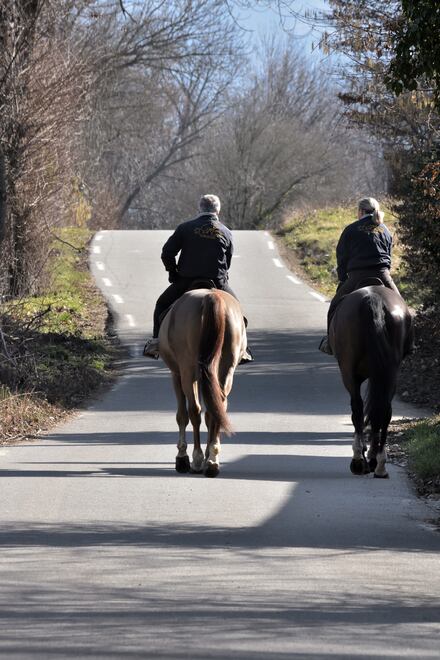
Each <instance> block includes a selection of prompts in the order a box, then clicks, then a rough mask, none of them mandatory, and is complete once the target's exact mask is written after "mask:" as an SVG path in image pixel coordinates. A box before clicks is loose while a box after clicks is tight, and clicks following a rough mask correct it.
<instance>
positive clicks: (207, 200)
mask: <svg viewBox="0 0 440 660" xmlns="http://www.w3.org/2000/svg"><path fill="white" fill-rule="evenodd" d="M199 209H200V211H201V212H202V213H216V214H217V215H218V214H219V213H220V200H219V198H218V197H217V195H203V196H202V197H201V198H200V202H199Z"/></svg>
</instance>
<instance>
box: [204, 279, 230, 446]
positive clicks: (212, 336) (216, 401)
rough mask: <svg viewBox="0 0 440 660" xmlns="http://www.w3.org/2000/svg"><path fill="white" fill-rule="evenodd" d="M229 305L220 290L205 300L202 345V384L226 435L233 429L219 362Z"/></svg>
mask: <svg viewBox="0 0 440 660" xmlns="http://www.w3.org/2000/svg"><path fill="white" fill-rule="evenodd" d="M225 329H226V305H225V302H224V300H223V298H222V297H221V295H220V294H219V292H218V291H217V290H215V289H214V290H212V291H210V292H209V293H208V294H207V295H206V296H205V298H204V300H203V316H202V330H201V335H200V345H199V372H200V384H201V390H202V394H203V399H204V401H205V406H206V410H207V412H209V413H210V414H211V415H212V418H213V420H214V423H215V424H217V425H218V427H219V429H220V430H223V431H224V432H225V433H226V434H227V435H230V434H231V433H232V428H231V423H230V421H229V418H228V416H227V414H226V407H225V403H224V402H225V394H224V392H223V390H222V387H221V385H220V382H219V379H218V366H219V362H220V357H221V353H222V348H223V343H224V340H225Z"/></svg>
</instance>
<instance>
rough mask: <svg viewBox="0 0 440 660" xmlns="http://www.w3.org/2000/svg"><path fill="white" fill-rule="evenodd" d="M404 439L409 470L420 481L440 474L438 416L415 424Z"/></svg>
mask: <svg viewBox="0 0 440 660" xmlns="http://www.w3.org/2000/svg"><path fill="white" fill-rule="evenodd" d="M406 437H407V451H408V459H409V465H410V467H411V469H412V470H413V471H414V472H415V473H416V474H417V476H419V477H421V478H422V479H427V478H430V477H437V476H438V475H439V474H440V415H435V416H434V417H430V418H429V419H425V420H422V421H419V422H416V424H415V425H414V426H413V428H412V429H411V430H410V431H408V433H407V435H406Z"/></svg>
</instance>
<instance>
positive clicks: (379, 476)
mask: <svg viewBox="0 0 440 660" xmlns="http://www.w3.org/2000/svg"><path fill="white" fill-rule="evenodd" d="M374 478H375V479H389V478H390V475H389V474H388V472H385V474H376V473H374Z"/></svg>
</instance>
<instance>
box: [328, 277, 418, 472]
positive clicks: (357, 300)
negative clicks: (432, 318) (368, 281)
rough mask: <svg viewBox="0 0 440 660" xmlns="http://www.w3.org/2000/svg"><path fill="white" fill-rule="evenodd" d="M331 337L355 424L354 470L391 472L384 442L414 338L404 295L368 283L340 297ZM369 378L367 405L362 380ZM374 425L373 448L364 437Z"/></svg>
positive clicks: (352, 469) (330, 332) (372, 430)
mask: <svg viewBox="0 0 440 660" xmlns="http://www.w3.org/2000/svg"><path fill="white" fill-rule="evenodd" d="M329 341H330V345H331V347H332V349H333V353H334V355H335V356H336V358H337V360H338V363H339V369H340V371H341V375H342V380H343V383H344V385H345V388H346V389H347V391H348V393H349V394H350V398H351V411H352V416H351V419H352V422H353V426H354V429H355V434H354V440H353V459H352V461H351V465H350V469H351V471H352V472H353V474H365V473H368V472H370V471H371V472H373V471H374V476H375V477H382V478H386V477H388V474H387V471H386V468H385V463H386V459H387V455H386V449H385V443H386V439H387V432H388V425H389V423H390V420H391V415H392V409H391V402H392V399H393V396H394V393H395V391H396V380H397V374H398V370H399V366H400V363H401V361H402V359H403V358H404V357H405V355H406V354H407V353H408V352H409V350H410V348H411V346H412V343H413V326H412V316H411V314H410V312H409V310H408V307H407V306H406V304H405V302H404V301H403V300H402V298H401V297H400V296H399V295H398V294H397V293H396V292H395V291H392V290H391V289H388V288H386V287H385V286H365V287H363V288H361V289H358V290H357V291H353V293H350V294H348V295H347V296H346V297H345V298H342V300H341V302H340V304H339V306H338V307H337V308H336V311H335V314H334V316H333V319H332V321H331V324H330V331H329ZM365 380H368V389H367V395H366V401H365V407H364V401H363V399H362V396H361V384H362V383H363V382H364V381H365ZM367 420H368V422H369V423H370V425H371V435H370V449H369V451H368V455H367V459H366V458H365V452H366V450H367V442H366V439H365V437H364V426H365V423H366V421H367Z"/></svg>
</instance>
